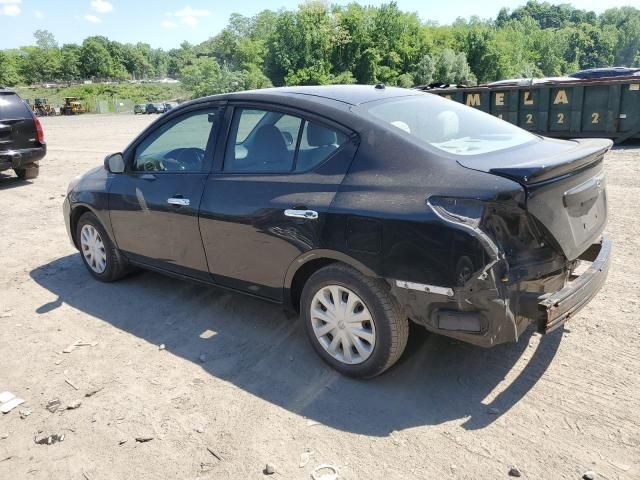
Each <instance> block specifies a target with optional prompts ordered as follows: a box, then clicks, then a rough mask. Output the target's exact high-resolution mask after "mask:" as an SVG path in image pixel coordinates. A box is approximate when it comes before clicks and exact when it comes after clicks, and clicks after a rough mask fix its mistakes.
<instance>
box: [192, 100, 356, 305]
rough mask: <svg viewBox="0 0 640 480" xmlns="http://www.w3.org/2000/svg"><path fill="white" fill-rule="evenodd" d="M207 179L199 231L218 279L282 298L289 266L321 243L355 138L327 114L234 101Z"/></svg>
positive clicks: (353, 150)
mask: <svg viewBox="0 0 640 480" xmlns="http://www.w3.org/2000/svg"><path fill="white" fill-rule="evenodd" d="M228 120H229V132H228V135H227V140H226V142H225V149H224V153H223V154H222V152H221V155H220V158H219V160H217V162H219V165H217V167H218V168H217V169H216V171H214V173H213V174H211V175H210V176H209V177H208V179H207V181H206V187H205V192H204V196H203V199H202V203H201V206H200V230H201V232H202V239H203V243H204V248H205V252H206V256H207V261H208V264H209V269H210V271H211V273H212V275H213V277H214V280H215V281H216V283H219V284H221V285H224V286H227V287H230V288H234V289H238V290H243V291H246V292H249V293H252V294H256V295H260V296H263V297H268V298H271V299H274V300H282V287H283V283H284V276H285V273H286V270H287V268H288V267H289V265H291V263H292V262H293V261H294V260H295V259H296V258H297V257H298V256H299V255H300V254H301V253H303V252H305V251H308V250H311V249H313V248H318V247H321V246H322V244H323V239H322V236H321V234H322V229H323V225H324V223H325V221H326V219H327V213H328V211H329V208H330V205H331V202H332V201H333V198H334V196H335V193H336V191H337V189H338V187H339V185H340V184H341V182H342V180H343V178H344V175H345V173H346V172H347V170H348V168H349V165H350V163H351V160H352V159H353V156H354V154H355V151H356V148H357V137H356V136H355V135H352V134H351V132H349V131H347V130H345V129H344V127H341V126H338V125H335V124H333V123H332V122H330V121H328V120H326V119H320V118H315V117H309V116H307V115H301V114H299V113H298V112H296V111H295V110H284V109H282V108H279V107H273V108H270V107H269V108H265V107H264V106H260V107H258V106H252V105H236V106H235V108H234V109H233V110H232V111H231V110H230V111H229V112H228Z"/></svg>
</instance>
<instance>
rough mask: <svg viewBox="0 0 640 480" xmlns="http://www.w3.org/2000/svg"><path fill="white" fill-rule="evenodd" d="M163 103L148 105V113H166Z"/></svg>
mask: <svg viewBox="0 0 640 480" xmlns="http://www.w3.org/2000/svg"><path fill="white" fill-rule="evenodd" d="M164 111H165V107H164V104H163V103H147V113H164Z"/></svg>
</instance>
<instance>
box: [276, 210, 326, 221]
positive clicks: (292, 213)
mask: <svg viewBox="0 0 640 480" xmlns="http://www.w3.org/2000/svg"><path fill="white" fill-rule="evenodd" d="M284 215H285V217H292V218H304V219H306V220H317V219H318V212H316V211H315V210H293V209H291V208H289V209H287V210H285V211H284Z"/></svg>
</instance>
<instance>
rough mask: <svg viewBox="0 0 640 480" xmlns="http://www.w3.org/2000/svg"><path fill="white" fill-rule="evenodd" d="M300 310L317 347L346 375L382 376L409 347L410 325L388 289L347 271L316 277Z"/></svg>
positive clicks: (340, 268) (333, 268) (327, 270)
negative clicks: (337, 297) (407, 346)
mask: <svg viewBox="0 0 640 480" xmlns="http://www.w3.org/2000/svg"><path fill="white" fill-rule="evenodd" d="M336 296H339V297H340V298H339V299H337V301H335V297H336ZM300 309H301V318H302V320H303V321H304V324H305V328H306V330H307V334H308V336H309V340H310V341H311V345H312V346H313V348H314V349H315V350H316V352H317V353H318V355H320V357H321V358H322V359H323V360H324V361H325V362H326V363H328V364H329V365H330V366H331V367H333V368H334V369H336V370H337V371H339V372H340V373H342V374H344V375H348V376H350V377H359V378H372V377H375V376H376V375H380V374H381V373H382V372H384V371H385V370H387V369H388V368H390V367H391V366H392V365H393V364H395V363H396V362H397V361H398V359H399V358H400V356H401V355H402V352H403V351H404V349H405V347H406V345H407V339H408V336H409V320H408V318H407V316H406V315H405V313H404V311H403V309H402V307H401V306H400V304H399V303H398V302H397V301H396V299H395V298H394V297H393V296H392V295H391V292H390V289H389V286H388V284H387V283H386V282H384V281H383V280H381V279H376V278H370V277H366V276H364V275H362V274H360V273H359V272H358V271H356V270H354V269H353V268H351V267H349V266H347V265H342V264H334V265H329V266H327V267H324V268H322V269H320V270H318V271H317V272H316V273H314V274H313V275H312V276H311V278H309V280H308V281H307V283H306V284H305V286H304V289H303V291H302V298H301V304H300Z"/></svg>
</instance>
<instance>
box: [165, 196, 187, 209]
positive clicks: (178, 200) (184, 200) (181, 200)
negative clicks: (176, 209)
mask: <svg viewBox="0 0 640 480" xmlns="http://www.w3.org/2000/svg"><path fill="white" fill-rule="evenodd" d="M167 203H168V204H169V205H179V206H181V207H188V206H189V204H190V203H191V201H190V200H189V199H188V198H178V197H171V198H169V199H167Z"/></svg>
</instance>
